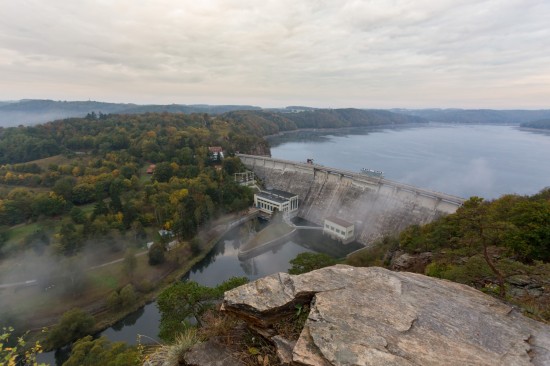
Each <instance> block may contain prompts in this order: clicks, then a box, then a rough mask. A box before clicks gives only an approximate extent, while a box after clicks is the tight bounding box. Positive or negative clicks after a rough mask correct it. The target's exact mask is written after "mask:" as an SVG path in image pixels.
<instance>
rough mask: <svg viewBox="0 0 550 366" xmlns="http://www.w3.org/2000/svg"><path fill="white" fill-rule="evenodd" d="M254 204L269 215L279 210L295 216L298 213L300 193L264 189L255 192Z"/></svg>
mask: <svg viewBox="0 0 550 366" xmlns="http://www.w3.org/2000/svg"><path fill="white" fill-rule="evenodd" d="M254 206H255V207H256V208H258V209H259V210H260V212H263V213H266V214H268V215H272V214H273V212H274V211H275V210H277V211H279V212H282V213H283V214H284V215H288V216H290V217H294V216H296V214H297V213H298V195H297V194H294V193H290V192H286V191H281V190H278V189H271V190H262V191H260V192H258V193H255V194H254Z"/></svg>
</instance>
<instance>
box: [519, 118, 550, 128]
mask: <svg viewBox="0 0 550 366" xmlns="http://www.w3.org/2000/svg"><path fill="white" fill-rule="evenodd" d="M521 127H525V128H538V129H542V130H550V119H540V120H537V121H532V122H525V123H522V124H521Z"/></svg>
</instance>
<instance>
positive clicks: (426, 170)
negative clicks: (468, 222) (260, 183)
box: [269, 124, 550, 199]
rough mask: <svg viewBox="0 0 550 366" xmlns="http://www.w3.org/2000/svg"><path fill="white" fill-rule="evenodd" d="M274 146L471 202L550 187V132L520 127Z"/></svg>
mask: <svg viewBox="0 0 550 366" xmlns="http://www.w3.org/2000/svg"><path fill="white" fill-rule="evenodd" d="M269 141H270V143H271V146H272V148H271V155H272V156H273V157H274V158H279V159H286V160H293V161H302V162H305V161H306V159H308V158H313V159H314V162H315V163H316V164H321V165H326V166H331V167H338V168H342V169H348V170H352V171H357V172H358V171H360V169H361V168H368V169H374V170H381V171H383V172H384V177H385V178H388V179H391V180H395V181H398V182H401V183H408V184H412V185H415V186H417V187H420V188H427V189H432V190H435V191H439V192H444V193H448V194H452V195H456V196H459V197H464V198H468V197H470V196H481V197H484V198H486V199H492V198H497V197H499V196H501V195H503V194H506V193H518V194H533V193H536V192H538V191H540V190H541V189H543V188H544V187H547V186H550V163H548V158H549V157H550V133H549V132H535V131H528V130H523V129H520V128H519V127H517V126H494V125H448V124H428V125H422V126H406V127H399V128H380V129H350V130H347V131H338V132H331V131H327V130H324V131H317V132H314V131H307V132H306V131H304V132H297V133H289V134H286V135H283V136H276V137H271V138H269Z"/></svg>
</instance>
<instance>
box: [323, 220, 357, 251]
mask: <svg viewBox="0 0 550 366" xmlns="http://www.w3.org/2000/svg"><path fill="white" fill-rule="evenodd" d="M323 234H325V235H328V236H330V237H331V238H333V239H336V240H338V241H341V242H342V243H344V244H347V243H350V242H352V241H353V240H355V225H354V224H353V223H351V222H348V221H346V220H342V219H340V218H338V217H334V216H331V217H327V218H326V219H325V225H324V226H323Z"/></svg>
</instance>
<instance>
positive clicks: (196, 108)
mask: <svg viewBox="0 0 550 366" xmlns="http://www.w3.org/2000/svg"><path fill="white" fill-rule="evenodd" d="M247 109H257V110H259V109H261V108H259V107H253V106H240V105H238V106H232V105H221V106H210V105H202V104H201V105H181V104H169V105H137V104H124V103H103V102H95V101H78V102H67V101H54V100H39V99H25V100H20V101H17V102H0V126H4V127H9V126H18V125H34V124H38V123H44V122H49V121H53V120H57V119H63V118H70V117H84V116H86V115H87V114H88V113H91V112H95V113H97V114H98V113H100V112H101V113H104V114H141V113H147V112H155V113H162V112H167V113H209V114H221V113H226V112H228V111H234V110H247Z"/></svg>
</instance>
